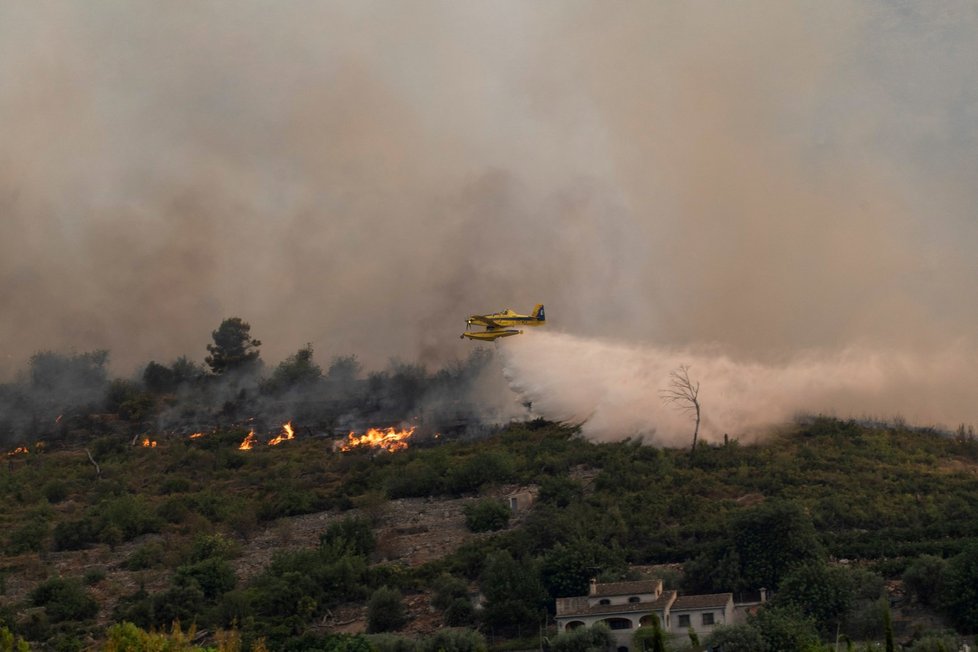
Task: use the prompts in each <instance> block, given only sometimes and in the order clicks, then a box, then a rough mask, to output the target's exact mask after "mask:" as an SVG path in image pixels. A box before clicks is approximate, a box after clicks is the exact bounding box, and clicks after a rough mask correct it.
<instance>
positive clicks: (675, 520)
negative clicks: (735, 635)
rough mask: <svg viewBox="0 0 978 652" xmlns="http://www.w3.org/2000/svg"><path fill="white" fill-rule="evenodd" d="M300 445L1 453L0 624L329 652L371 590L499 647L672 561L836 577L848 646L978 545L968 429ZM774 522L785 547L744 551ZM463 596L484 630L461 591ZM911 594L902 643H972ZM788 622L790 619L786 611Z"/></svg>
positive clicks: (413, 623) (119, 443)
mask: <svg viewBox="0 0 978 652" xmlns="http://www.w3.org/2000/svg"><path fill="white" fill-rule="evenodd" d="M298 425H301V424H298ZM297 432H299V433H300V434H298V435H297V436H296V437H295V439H293V440H290V441H285V442H282V443H281V444H280V445H278V446H274V447H273V446H268V445H266V442H264V441H262V442H259V445H257V446H255V447H254V448H253V449H252V450H239V445H240V443H241V442H242V440H243V439H244V437H245V436H246V435H247V432H245V431H243V430H236V429H232V430H223V431H217V432H213V433H209V434H207V435H205V436H202V437H198V438H193V439H191V438H190V437H187V436H175V435H174V436H169V437H160V438H159V439H158V440H157V445H156V446H155V447H154V446H143V445H142V442H141V441H138V440H137V441H136V442H135V445H134V444H133V441H132V440H131V439H130V438H129V437H127V436H120V435H103V436H101V437H97V438H95V439H93V440H78V441H75V440H72V439H70V438H68V439H65V440H62V441H59V442H50V443H48V444H47V445H45V446H33V447H28V451H27V452H16V453H14V452H12V454H10V455H6V456H5V458H4V459H3V462H2V464H0V532H3V533H4V534H3V536H2V541H0V544H2V545H3V546H4V548H3V557H2V561H0V624H4V625H6V626H7V627H8V628H10V629H11V630H13V631H14V632H16V633H17V634H18V635H20V636H22V637H24V638H26V639H28V640H31V641H33V642H34V643H35V644H38V645H45V646H46V647H45V648H44V649H84V647H85V646H91V645H93V644H95V643H96V642H97V641H99V640H102V639H103V637H104V636H105V631H106V628H107V627H108V626H110V625H111V624H112V623H113V622H117V621H121V620H128V621H131V622H134V623H136V624H137V625H139V626H140V627H143V628H145V629H149V628H153V627H167V626H169V624H170V622H171V621H172V620H173V619H179V620H180V621H181V622H183V623H184V624H188V623H190V622H192V621H193V622H196V625H197V627H198V629H199V630H206V631H207V632H209V633H210V634H211V635H212V634H213V633H214V632H215V631H217V630H219V629H222V628H223V629H227V628H231V627H234V628H237V629H239V630H240V632H241V635H242V636H243V637H244V640H245V644H246V646H247V645H251V644H252V643H253V642H254V641H256V640H258V639H259V638H264V639H265V640H266V642H267V644H268V645H269V648H270V649H319V648H316V647H315V646H316V645H320V644H321V645H322V646H323V647H322V649H332V648H330V647H329V645H327V644H326V643H325V642H323V641H327V640H330V639H329V638H328V636H329V634H330V632H337V631H359V630H360V629H361V628H362V627H363V625H364V618H365V616H366V613H367V610H366V605H367V602H368V598H370V597H371V595H372V594H374V593H375V591H377V590H378V589H380V588H381V587H385V586H387V587H392V588H396V589H397V590H398V591H400V594H401V595H402V596H403V600H404V603H406V606H407V611H406V621H405V622H404V623H403V624H401V623H397V625H398V627H397V629H400V631H402V632H403V633H414V634H426V633H431V632H433V631H434V630H435V629H436V628H438V627H440V626H442V625H443V624H444V623H449V624H452V625H464V626H469V627H473V628H477V629H479V630H481V631H482V632H483V633H484V634H487V635H490V636H491V637H492V639H493V640H495V641H497V642H498V641H499V640H501V639H505V638H507V637H519V636H520V635H521V634H524V633H526V632H528V631H534V632H535V631H537V629H538V627H539V625H540V623H541V622H542V621H543V620H544V619H545V616H544V613H545V612H546V610H547V609H550V610H552V608H553V605H552V599H553V598H554V597H558V596H566V595H577V594H581V593H584V592H586V582H587V580H588V578H589V577H590V576H591V575H593V574H598V575H600V576H602V577H604V578H612V579H613V578H624V577H628V576H629V574H630V573H631V574H634V572H635V570H634V568H635V567H637V566H645V565H650V564H676V563H679V564H685V566H686V572H685V575H682V576H680V575H677V574H675V573H673V574H672V576H670V577H669V578H667V579H668V581H670V582H671V583H673V584H675V585H677V587H678V588H681V589H686V590H689V591H694V592H695V591H750V590H755V589H758V588H760V586H758V584H759V583H762V582H763V583H764V584H763V585H764V586H766V587H767V588H777V585H778V583H780V582H782V581H783V580H784V581H787V582H788V584H789V585H790V579H787V578H790V577H791V573H792V572H794V570H793V569H794V562H800V561H808V562H813V563H814V562H817V563H820V564H821V563H825V562H826V561H832V562H833V563H831V564H830V566H829V568H831V569H838V568H843V569H851V570H850V571H847V572H849V576H847V579H846V582H848V583H847V584H846V587H848V588H847V589H846V591H848V593H845V596H846V601H845V604H844V606H845V613H842V612H840V613H838V614H831V615H830V616H831V618H835V620H834V621H832V622H831V623H829V622H823V621H820V620H819V619H820V618H823V620H824V617H828V616H825V614H816V613H807V614H806V613H803V616H807V617H808V620H805V622H808V623H809V624H810V626H812V627H813V628H814V631H815V632H822V634H823V635H825V634H826V633H827V631H828V629H830V628H831V629H832V630H833V631H834V628H835V624H834V623H835V622H840V623H842V626H843V627H844V628H848V631H849V632H850V635H851V636H852V637H853V638H859V639H862V638H873V637H878V636H881V635H882V623H881V622H880V623H875V622H873V619H872V618H871V617H870V615H868V614H871V613H872V610H873V609H874V608H875V607H874V605H876V604H877V602H878V601H877V600H876V598H878V597H879V596H880V595H882V578H885V579H888V580H899V579H900V578H901V577H902V576H903V574H904V573H905V571H907V572H910V571H908V569H910V570H911V571H912V570H913V569H915V568H918V567H919V564H920V563H924V562H928V561H929V560H933V559H935V558H937V560H938V563H939V564H941V566H940V568H941V569H943V571H945V572H946V576H947V578H946V579H947V581H948V582H954V581H958V579H960V578H956V576H954V573H957V572H958V570H960V568H966V567H967V565H966V564H965V563H964V562H963V561H962V562H960V563H958V562H957V561H956V560H959V559H967V558H968V557H967V555H969V554H973V553H972V552H970V551H972V550H973V546H974V545H975V544H976V543H978V441H976V440H975V438H974V437H973V436H967V435H966V434H964V433H962V434H959V435H958V436H948V435H945V434H942V433H938V432H934V431H928V430H919V429H910V428H906V427H902V426H884V425H861V424H858V423H856V422H852V421H839V420H835V419H829V418H816V419H812V420H809V421H807V422H804V423H799V424H796V425H793V426H790V427H786V428H784V429H783V430H782V431H781V432H778V433H775V434H772V435H771V436H770V437H769V438H767V439H766V440H764V441H763V442H762V443H758V444H752V445H741V444H739V443H738V442H736V441H731V442H729V443H727V444H726V445H720V446H700V447H699V448H698V449H697V450H696V451H695V453H694V454H690V451H689V450H659V449H655V448H651V447H647V446H643V445H641V444H640V443H639V442H630V441H625V442H619V443H594V442H589V441H587V440H585V439H583V438H581V437H580V436H579V435H578V434H577V433H576V431H575V430H574V429H573V428H568V427H565V426H561V425H558V424H551V423H547V422H541V421H537V422H529V423H521V424H513V425H511V426H509V427H508V428H506V429H503V430H501V431H499V432H496V433H495V434H492V435H491V436H488V437H486V438H484V439H478V440H473V441H458V440H455V441H453V440H450V439H449V438H440V439H430V440H428V441H427V442H416V443H412V444H411V445H409V447H408V448H406V449H405V450H400V451H397V452H383V451H379V450H377V449H376V448H370V447H361V448H356V449H353V450H351V451H349V452H342V451H339V450H336V449H335V447H334V445H333V442H332V441H331V440H329V439H327V438H322V437H312V436H304V435H302V430H301V428H297ZM90 456H91V457H90ZM96 464H97V466H98V470H96ZM517 492H521V493H520V494H519V495H520V496H521V497H523V498H521V500H523V499H524V498H527V499H533V502H532V506H529V507H527V506H526V505H529V503H528V502H526V500H523V502H522V503H521V505H520V508H519V509H518V510H517V512H516V514H515V516H514V517H513V518H510V519H509V521H508V523H507V522H506V519H505V518H504V519H503V520H502V522H494V521H493V520H492V519H491V518H488V517H486V518H482V517H480V514H481V515H483V516H484V515H485V514H491V513H492V509H491V508H492V507H493V502H492V501H498V500H499V499H500V498H505V497H507V496H511V495H515V494H516V493H517ZM477 508H482V511H481V512H480V510H479V509H477ZM467 515H468V517H469V519H468V520H469V527H467V526H466V522H467ZM480 518H482V520H483V522H481V523H480V522H479V521H480ZM772 523H773V524H776V525H777V526H778V527H779V528H782V530H783V531H781V532H780V533H779V534H778V537H780V538H772V539H771V541H776V543H775V544H774V545H773V546H772V547H774V548H778V550H766V551H763V552H761V553H753V552H750V551H749V550H748V549H747V548H745V547H744V545H743V544H744V541H747V540H751V541H753V540H755V539H757V538H761V539H763V538H764V536H767V535H766V534H764V533H765V532H768V530H769V529H770V528H769V526H770V525H771V524H772ZM486 526H488V527H486ZM499 526H502V528H501V529H498V530H497V531H495V532H491V531H487V532H483V533H475V532H472V531H471V530H472V529H486V530H491V529H492V528H496V527H499ZM751 537H754V538H753V539H752V538H751ZM772 537H773V535H772ZM799 551H802V552H799ZM796 553H797V554H796ZM752 554H758V555H760V556H761V557H764V556H765V555H767V556H766V557H764V560H763V561H764V562H765V564H766V565H764V564H759V563H754V562H755V561H758V560H756V559H752V558H750V555H752ZM793 555H794V556H793ZM833 560H834V561H833ZM842 560H844V562H845V563H844V564H839V563H838V562H839V561H842ZM931 563H933V562H931ZM955 564H956V565H955ZM959 567H960V568H959ZM630 569H631V570H630ZM952 571H953V572H952ZM507 574H515V575H514V576H515V577H519V578H520V580H519V581H518V582H515V581H510V582H503V581H501V580H500V579H499V578H500V577H503V576H508V575H507ZM912 575H913V573H912V572H911V576H912ZM873 577H879V578H881V579H879V580H878V582H877V580H873ZM52 578H62V579H61V580H57V579H52ZM963 581H967V577H965V578H964V580H963ZM874 586H876V587H877V588H876V589H875V590H876V593H877V594H876V595H875V596H874V595H871V593H872V591H870V588H871V587H874ZM867 587H870V588H867ZM898 587H900V588H901V590H902V585H901V583H891V584H890V588H891V591H890V597H893V598H895V597H898V594H897V593H895V592H894V590H893V589H895V588H898ZM476 589H479V590H480V591H481V594H482V596H483V597H484V599H485V608H484V609H483V610H482V611H481V612H473V611H472V609H471V605H470V603H469V602H468V598H467V597H466V596H467V594H468V592H469V591H470V590H476ZM911 589H912V590H910V591H909V595H908V597H907V598H906V599H904V600H903V601H902V602H895V603H894V607H895V609H896V611H895V613H894V616H895V617H896V621H897V623H898V632H900V634H901V635H902V636H904V638H906V639H907V640H909V638H911V637H912V636H913V635H914V631H913V627H912V626H911V625H910V624H908V622H909V621H907V620H906V618H904V615H903V612H902V611H901V609H902V608H903V607H906V608H907V609H908V611H907V613H908V614H909V613H915V614H919V613H920V612H919V611H918V610H917V608H918V607H920V606H921V605H923V606H924V607H927V606H928V605H930V608H933V609H937V612H940V613H944V614H945V615H946V616H947V617H948V618H949V620H948V622H949V623H951V624H955V623H957V625H958V628H959V631H960V632H961V633H968V631H967V629H968V625H967V624H963V623H967V622H969V621H967V620H966V619H967V618H968V617H969V616H968V613H969V612H968V611H967V609H966V608H964V611H960V610H956V609H957V606H956V605H957V603H955V602H954V601H953V600H951V601H948V600H944V599H943V597H942V596H941V595H934V594H931V595H928V594H926V592H925V591H923V590H922V589H921V588H920V586H919V585H918V584H914V585H913V587H911ZM935 590H936V591H938V592H940V591H947V590H948V589H947V588H946V587H943V588H942V587H941V586H938V587H937V588H936V589H935ZM782 593H785V594H788V593H790V592H782ZM460 600H461V602H460ZM432 605H435V606H432ZM466 605H469V606H468V607H466ZM794 606H796V607H797V606H800V607H801V608H802V612H804V601H803V600H802V599H801V598H798V599H797V600H796V604H795V605H794ZM911 607H913V608H914V609H913V610H912V611H909V609H910V608H911ZM860 610H861V611H860ZM962 618H963V619H964V620H962ZM933 622H934V623H938V622H939V621H933ZM971 622H974V621H971ZM358 623H359V624H358ZM830 626H831V627H830ZM972 626H973V625H972ZM918 635H919V632H918ZM324 637H325V638H324ZM299 641H304V642H302V643H300V642H299ZM310 641H319V643H315V644H313V643H310ZM310 645H313V647H309V646H310Z"/></svg>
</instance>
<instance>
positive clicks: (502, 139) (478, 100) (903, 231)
mask: <svg viewBox="0 0 978 652" xmlns="http://www.w3.org/2000/svg"><path fill="white" fill-rule="evenodd" d="M976 35H978V16H976V9H975V7H974V6H973V5H971V4H970V3H966V2H960V3H955V2H947V3H939V4H928V5H926V6H922V5H919V4H917V3H893V2H882V1H880V2H868V3H853V2H825V3H818V4H817V5H804V4H792V3H787V4H785V3H780V4H772V3H765V2H747V3H737V5H712V4H711V5H706V4H696V3H682V4H669V3H643V2H619V3H614V4H613V5H608V4H607V3H595V2H568V3H521V2H498V3H486V4H471V3H464V4H459V3H447V2H446V3H398V4H392V3H381V2H357V3H347V2H318V3H301V4H282V3H276V4H264V3H240V2H233V3H232V2H225V1H213V2H199V3H194V4H193V5H186V4H184V5H166V4H159V3H141V2H133V3H104V4H98V5H91V4H89V5H85V6H82V5H78V4H76V3H68V2H40V3H29V4H25V3H6V4H4V5H2V6H0V81H2V83H0V119H2V121H3V124H4V125H7V126H8V128H5V129H4V130H3V133H2V134H0V215H2V220H3V237H2V238H0V305H2V306H3V317H2V319H0V360H2V361H3V363H2V364H3V365H4V367H5V368H4V369H3V371H4V372H5V373H6V374H7V376H8V377H10V375H11V374H12V373H13V370H15V369H18V368H23V365H24V363H25V361H26V360H27V358H28V357H29V356H30V355H31V354H32V353H33V352H34V351H37V350H45V349H55V350H65V351H71V350H74V351H89V350H96V349H109V350H110V351H111V356H112V357H111V360H112V364H113V370H114V371H116V372H117V373H128V372H129V371H131V370H135V369H138V367H139V366H140V365H142V364H144V363H145V362H146V361H147V360H149V359H157V360H171V359H173V358H175V357H176V356H178V355H183V354H187V355H191V356H193V355H194V353H195V352H199V355H200V356H202V355H203V353H204V346H205V344H206V343H207V342H208V341H209V334H210V331H211V330H212V329H214V328H215V327H216V326H217V325H218V323H219V322H220V320H221V319H223V318H224V317H227V316H231V315H237V316H241V317H243V318H244V319H246V320H247V321H249V322H250V323H251V324H252V326H253V332H254V333H255V335H257V336H258V337H260V338H261V339H262V340H263V342H264V343H265V344H264V347H263V357H265V359H266V360H268V361H271V362H274V361H276V360H281V359H282V358H284V357H285V356H286V355H288V354H289V353H291V352H293V351H295V349H296V348H297V347H299V346H302V345H303V344H304V343H305V342H311V343H312V344H313V345H314V346H315V348H316V351H317V355H319V356H320V359H324V360H328V359H329V358H330V357H331V356H333V355H345V354H349V353H355V354H357V355H358V356H360V358H361V360H363V362H364V364H365V366H367V367H368V368H380V367H382V365H384V364H385V362H386V361H387V360H388V359H389V358H390V357H392V356H398V357H400V358H401V359H404V360H409V361H415V360H417V361H421V362H423V363H425V364H428V365H432V366H437V365H442V364H445V363H447V362H449V361H451V360H455V359H460V358H462V357H464V356H465V355H466V353H467V349H466V348H464V347H466V345H468V344H469V343H468V342H459V341H458V339H457V333H458V329H459V327H460V325H461V324H462V320H463V319H464V317H465V316H466V315H468V314H470V313H472V312H486V311H492V310H497V309H500V308H502V307H505V306H510V307H513V308H515V309H520V310H526V309H528V308H529V307H530V306H532V305H533V304H535V303H537V302H541V301H542V302H544V303H546V304H547V308H548V314H549V316H550V320H551V322H552V324H551V325H550V326H548V327H547V328H554V329H557V330H562V331H564V332H565V333H568V334H573V335H574V336H576V337H582V338H598V339H597V340H595V342H594V343H593V346H594V348H595V349H596V350H601V349H602V348H603V347H605V346H606V344H605V343H606V342H609V341H613V342H618V343H620V345H621V346H622V347H625V348H629V347H633V348H634V347H638V348H637V350H644V349H643V348H642V347H644V346H646V345H647V346H651V347H652V348H653V350H656V351H658V350H660V349H661V350H668V351H673V350H687V349H688V350H697V351H703V350H709V351H711V352H713V354H714V355H715V356H716V358H717V359H721V360H722V359H726V358H729V359H731V360H737V361H743V362H744V364H748V365H758V366H760V367H764V368H767V367H769V366H772V365H773V366H774V367H775V368H777V366H778V365H782V366H783V365H785V364H787V363H785V362H784V361H786V360H796V359H806V360H807V359H808V358H809V357H812V356H824V358H825V359H826V360H829V361H831V360H838V359H840V358H842V357H845V355H847V354H846V353H845V352H847V351H872V352H874V353H873V354H872V355H873V356H882V357H884V358H886V357H890V358H894V359H901V360H908V361H911V362H912V363H913V364H919V365H920V366H919V367H917V368H912V369H910V371H908V373H906V374H904V375H903V377H904V378H906V379H907V384H906V385H904V386H894V385H892V384H891V385H888V387H889V388H890V389H888V390H887V391H888V392H890V393H891V394H892V395H893V396H900V397H907V400H908V401H911V403H910V404H909V405H907V406H906V407H905V409H902V410H901V412H905V413H913V414H916V413H920V414H921V415H923V416H922V417H921V418H928V415H932V414H933V415H935V416H933V418H934V419H939V420H940V421H942V422H945V423H950V424H954V423H956V422H958V421H966V420H971V415H970V414H969V413H968V412H967V409H966V403H967V401H966V400H965V399H962V400H961V401H958V402H953V403H952V402H950V401H944V400H938V399H937V398H934V397H935V396H937V394H938V392H939V390H938V389H937V382H936V380H934V379H932V378H930V377H929V376H928V374H930V373H932V371H933V370H932V364H931V361H932V360H934V359H943V358H944V356H946V355H947V353H946V352H947V351H949V350H953V351H956V352H958V355H959V356H960V357H961V359H963V360H973V359H974V358H975V357H976V355H975V351H976V350H978V348H976V343H975V333H974V326H973V325H974V324H975V323H976V317H978V314H976V310H978V308H976V304H975V303H974V302H973V301H970V300H968V298H969V297H972V296H975V294H976V293H975V290H976V289H978V288H976V287H975V286H976V284H978V280H976V279H978V275H976V274H975V273H974V272H975V269H974V266H975V264H974V260H975V259H974V255H973V252H974V251H975V250H976V248H978V247H976V245H978V223H976V222H975V220H974V214H975V210H974V209H975V207H976V205H978V197H976V193H978V188H976V186H975V184H974V183H973V179H974V178H976V173H978V148H976V147H975V143H976V140H978V115H976V113H975V106H978V101H976V100H978V69H976V68H975V67H974V65H973V62H974V60H976V58H978V36H976ZM532 341H539V340H538V339H537V340H531V339H530V338H526V341H525V342H523V341H521V342H519V343H518V344H517V348H518V349H522V348H524V347H525V345H527V344H528V343H529V342H532ZM562 350H564V351H565V353H563V354H559V355H555V357H558V358H559V357H561V356H564V357H576V356H581V345H580V342H578V343H577V345H576V346H569V347H565V349H562ZM532 353H533V352H532V351H527V355H531V354H532ZM724 356H726V358H724ZM678 357H688V356H678ZM678 357H677V359H678ZM871 357H872V356H871ZM529 359H530V358H528V360H529ZM670 361H671V359H670ZM687 362H688V363H689V364H691V365H692V369H693V371H694V372H695V371H697V370H699V369H702V368H703V367H705V366H707V365H705V364H704V363H705V359H703V360H702V361H701V358H699V357H697V358H695V360H692V359H691V360H690V361H687ZM666 366H668V365H665V364H664V363H663V365H661V368H663V369H664V368H665V367H666ZM512 368H513V369H515V370H517V371H514V372H513V373H519V371H518V370H519V369H528V368H532V369H533V372H532V373H534V374H537V373H542V370H541V368H540V367H539V366H536V365H530V364H518V363H517V362H514V363H513V366H512ZM656 368H660V367H656ZM527 373H529V372H527ZM596 375H598V374H596ZM734 375H735V374H732V376H734ZM939 377H940V376H938V378H939ZM952 377H953V378H954V379H955V380H960V382H961V383H962V385H960V386H959V387H956V388H955V390H954V391H955V392H956V393H960V394H962V395H964V396H970V393H971V392H973V391H974V389H975V388H976V384H975V383H974V382H973V379H972V378H971V377H969V376H967V375H964V376H961V375H953V376H952ZM513 379H514V383H515V384H517V385H522V386H531V385H534V384H544V385H546V384H548V383H544V382H543V381H539V379H537V377H536V376H529V377H527V378H525V379H521V378H517V377H515V376H514V377H513ZM609 382H612V383H614V384H616V385H620V384H621V383H622V382H624V381H623V380H622V379H618V380H612V379H609ZM703 382H704V391H709V392H713V391H720V390H719V387H717V385H718V384H719V381H718V380H716V379H713V380H711V382H710V383H707V382H706V379H705V378H704V381H703ZM929 382H933V385H932V386H928V385H927V383H929ZM921 384H923V385H924V389H925V390H927V391H923V392H921V391H918V390H919V389H920V387H921ZM549 386H550V387H552V388H554V390H553V391H557V390H558V388H560V391H568V392H569V391H571V390H570V389H566V388H563V386H562V385H560V383H557V382H549ZM574 391H578V390H574ZM593 391H595V392H598V393H603V392H606V391H607V389H606V388H605V387H601V386H598V387H596V388H595V389H594V390H593ZM807 393H808V392H806V391H801V397H800V398H798V397H795V396H793V397H792V398H791V400H788V399H785V400H784V402H785V403H787V404H790V405H792V406H799V405H800V408H799V409H802V408H804V407H805V406H804V405H803V403H804V402H805V400H804V395H805V394H807ZM836 394H841V395H846V396H852V395H853V394H851V393H850V394H847V393H846V392H836ZM796 398H798V400H795V399H796ZM550 399H551V400H553V401H559V400H563V399H562V398H561V397H557V396H554V397H550ZM542 400H544V399H542V398H541V399H538V400H537V401H535V403H536V404H537V405H542V403H541V401H542ZM705 400H706V397H704V402H705ZM839 400H840V401H841V400H842V399H839ZM821 401H822V399H820V401H818V402H817V406H818V407H819V408H821V406H822V405H824V403H823V402H821ZM914 401H916V402H914ZM591 402H592V403H593V402H594V400H593V398H592V399H591ZM932 404H933V405H938V406H942V407H941V409H940V411H938V410H937V409H932V408H931V407H930V406H931V405H932ZM834 405H836V406H838V407H837V408H836V409H837V410H839V411H840V412H843V411H845V410H848V409H849V408H848V406H849V404H848V403H845V402H839V403H834ZM918 405H922V406H924V407H919V408H918V407H917V406H918ZM963 406H964V407H963ZM925 408H926V409H925ZM783 409H784V408H783V407H778V406H775V405H774V401H772V410H783ZM792 409H794V407H793V408H792ZM853 409H855V410H859V411H860V412H862V411H868V410H869V408H864V407H861V406H856V407H854V408H853ZM779 413H780V412H779ZM670 418H674V416H673V417H670ZM908 418H910V416H909V414H908ZM718 427H721V428H722V427H726V426H718ZM662 431H663V427H662V426H658V427H657V432H659V433H662ZM660 436H664V435H660Z"/></svg>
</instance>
